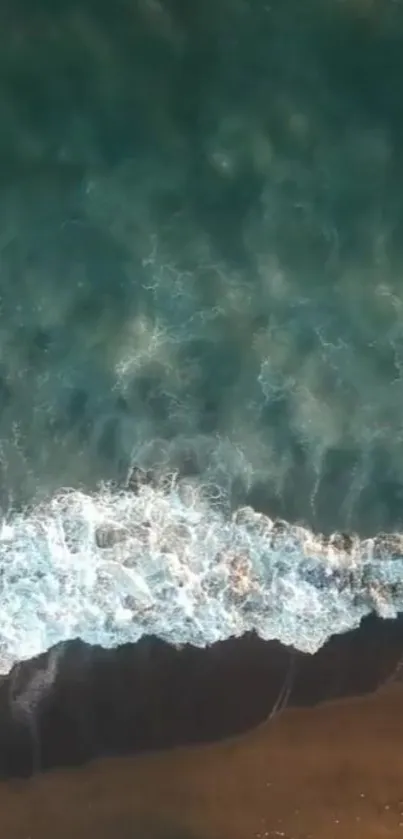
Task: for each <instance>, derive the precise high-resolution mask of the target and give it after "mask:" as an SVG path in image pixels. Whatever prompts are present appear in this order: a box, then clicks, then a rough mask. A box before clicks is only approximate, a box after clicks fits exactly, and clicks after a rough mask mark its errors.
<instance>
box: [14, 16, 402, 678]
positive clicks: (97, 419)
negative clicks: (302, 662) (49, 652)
mask: <svg viewBox="0 0 403 839" xmlns="http://www.w3.org/2000/svg"><path fill="white" fill-rule="evenodd" d="M402 45H403V7H402V5H401V3H400V2H392V0H390V2H384V3H382V4H381V3H378V2H376V0H373V2H369V0H368V2H365V0H350V2H336V1H335V0H334V2H330V0H326V2H323V0H322V2H320V3H319V2H315V0H309V1H308V2H306V3H304V4H301V3H296V2H295V0H282V2H281V3H280V2H275V3H267V2H263V0H254V2H253V3H252V2H250V3H249V2H246V0H231V2H229V0H218V2H217V0H215V2H214V3H213V2H210V0H204V2H203V3H202V4H201V3H199V4H189V3H187V2H182V0H165V2H163V0H139V2H137V3H134V2H128V0H120V1H119V2H115V3H114V4H110V3H106V2H102V1H101V0H97V2H92V0H84V1H83V0H81V2H80V3H75V2H66V3H55V2H52V3H48V2H46V0H39V2H37V3H35V4H32V3H28V2H23V0H13V3H11V2H10V3H5V4H3V6H2V10H1V11H0V120H1V133H0V490H1V492H0V501H1V508H2V515H3V526H2V535H1V540H0V554H1V559H2V570H1V575H2V576H1V581H0V582H1V586H2V590H1V593H0V597H1V602H2V604H3V607H2V613H1V619H0V646H1V650H2V653H1V655H2V660H3V667H8V666H9V664H10V663H11V662H12V661H14V660H15V659H16V658H23V657H27V656H29V655H31V654H34V653H36V652H38V651H40V650H42V649H46V648H47V647H48V646H50V644H51V643H55V642H57V641H58V640H63V639H65V638H67V637H74V635H77V634H78V635H80V636H81V637H84V638H85V639H86V640H98V641H101V642H105V643H106V644H111V643H117V642H119V641H122V640H124V639H125V638H126V639H127V640H133V639H135V637H138V634H139V633H140V634H141V632H142V631H144V630H145V629H152V630H153V631H158V633H159V634H160V635H162V636H163V637H167V638H171V639H172V640H175V641H177V642H182V641H183V640H192V641H194V642H195V643H208V642H209V641H211V640H214V638H216V637H219V636H220V634H221V635H223V636H227V635H230V634H233V633H235V634H237V633H239V632H242V631H244V629H245V628H256V626H261V624H260V623H259V621H260V616H261V610H262V609H263V612H264V613H265V614H267V609H268V606H267V603H261V602H260V603H259V604H257V603H255V602H254V601H253V603H254V605H253V604H252V605H251V602H250V601H249V600H248V602H247V604H246V607H245V591H244V589H242V586H243V584H244V580H245V575H244V571H245V568H244V566H243V565H242V562H241V566H242V567H241V569H239V567H238V566H237V568H236V575H237V581H238V583H237V584H238V585H239V586H240V587H241V594H242V597H243V598H244V600H242V607H241V606H240V605H239V603H238V602H237V603H236V604H235V605H234V604H233V603H232V601H231V606H228V604H226V602H224V601H225V597H226V596H227V593H228V592H227V588H228V580H227V577H228V568H227V566H226V565H225V563H226V557H227V554H228V555H229V554H230V553H231V552H232V555H235V560H236V562H239V552H240V551H241V553H242V557H241V559H242V561H244V560H245V556H244V554H245V551H246V553H247V562H249V561H250V562H251V563H252V566H251V567H252V571H251V573H252V577H253V575H256V576H257V580H258V583H259V586H258V588H259V591H260V592H261V591H262V590H265V591H266V589H264V587H265V586H267V591H269V590H270V591H273V584H272V577H273V574H275V576H276V580H279V579H280V581H281V586H282V587H283V588H282V594H281V597H283V599H284V608H283V607H282V606H280V607H279V611H278V613H276V615H275V616H274V617H273V616H271V618H270V621H271V623H270V627H268V625H267V623H265V627H264V629H262V632H264V633H266V634H267V636H268V637H278V638H280V640H284V641H286V642H290V643H294V642H295V640H296V638H297V637H298V638H300V639H301V637H302V638H303V640H302V641H301V643H302V645H303V648H304V649H307V650H309V651H314V650H315V649H317V648H318V646H320V645H321V644H322V643H323V641H324V640H326V638H327V637H328V636H329V634H332V632H333V631H338V632H339V631H344V630H345V629H347V628H350V627H352V626H355V625H356V623H357V621H359V620H360V619H361V617H362V615H363V614H365V613H367V612H368V611H371V609H373V608H376V610H377V611H380V613H382V611H383V610H385V609H386V612H385V614H387V615H388V616H390V614H397V612H399V611H400V597H401V593H400V589H399V586H398V584H399V580H400V577H401V575H400V571H399V562H400V560H399V562H398V564H396V562H395V564H394V565H393V570H392V567H391V568H390V569H389V566H388V569H389V570H387V571H385V572H384V571H382V573H381V572H379V573H378V571H377V572H376V575H375V577H376V581H377V582H379V580H380V577H382V574H384V576H385V580H384V581H383V582H385V581H386V582H385V584H386V583H387V585H388V586H389V587H390V586H392V587H394V588H393V591H392V593H391V594H390V591H391V590H389V594H390V598H389V600H388V598H387V600H388V605H387V606H386V607H385V609H384V606H382V604H380V603H379V600H378V601H377V602H376V603H375V605H374V595H373V592H372V594H371V597H372V599H371V601H370V602H369V601H368V599H365V598H364V600H362V598H361V599H360V597H361V595H360V597H358V601H357V596H358V595H357V586H356V583H355V582H354V581H353V583H351V580H350V581H349V583H348V585H347V588H345V587H344V588H343V586H341V588H340V585H339V583H337V585H336V583H335V571H334V568H333V566H332V568H331V570H330V571H328V576H329V580H330V582H329V584H327V583H326V580H325V579H324V578H323V577H321V579H320V583H318V576H317V566H318V567H319V572H318V573H319V577H320V575H321V574H322V570H323V560H322V559H320V560H319V559H317V553H316V548H312V547H308V548H307V547H306V544H308V542H309V539H308V535H307V534H308V533H324V534H330V533H332V532H334V531H336V530H342V531H348V532H351V533H355V532H356V533H357V534H358V535H359V537H360V539H361V540H364V539H369V538H370V537H373V536H374V535H375V534H376V533H378V532H380V531H386V532H394V531H396V532H399V531H400V530H401V529H403V523H402V500H403V446H402V441H403V425H402V404H403V384H402V369H403V367H402V365H403V280H402V265H403V259H402V232H403V227H402V222H403V197H402V195H403V193H402V189H401V184H402V174H403V165H402V164H403V157H402V148H403V145H402V135H403V116H402V111H401V78H402V71H403V49H402ZM133 465H135V466H137V467H141V468H143V469H145V470H148V469H152V470H153V475H154V479H156V476H157V483H156V485H154V487H151V488H150V487H148V488H147V487H145V488H143V489H142V490H141V492H140V495H139V494H136V493H133V490H132V489H130V488H126V490H125V493H124V492H123V491H122V490H121V487H122V486H125V484H126V483H127V478H128V475H129V474H130V470H131V469H132V467H133ZM173 474H175V475H178V476H179V478H180V480H181V481H182V482H183V481H184V483H183V485H182V484H181V487H180V492H181V493H182V495H181V494H180V493H179V495H178V492H179V490H178V486H177V484H176V483H175V484H173V483H172V478H171V477H170V476H172V475H173ZM160 480H163V481H164V482H165V483H164V484H163V488H164V489H163V491H162V490H160V486H161V485H160V483H159V481H160ZM111 482H112V483H111ZM100 484H101V485H102V486H100ZM164 493H165V494H164ZM183 494H184V495H183ZM244 505H248V506H251V507H252V508H253V509H254V510H256V511H262V512H264V513H265V514H267V515H268V516H270V517H271V519H274V518H275V517H277V516H280V517H282V518H284V519H286V520H287V521H288V522H289V523H291V524H292V525H295V526H296V525H299V526H301V527H303V528H305V530H304V533H305V536H304V537H303V538H302V536H301V539H302V542H303V544H304V546H305V547H304V548H303V549H300V548H301V544H302V543H301V544H300V543H298V548H297V549H296V548H295V544H294V543H295V539H294V543H293V545H294V547H293V550H294V551H295V550H296V551H297V555H298V563H300V564H298V569H299V570H298V573H297V571H296V570H295V569H296V567H297V566H296V565H295V564H293V560H292V561H291V560H290V558H289V553H290V550H289V545H290V542H289V539H288V537H289V535H290V534H289V533H288V535H287V538H286V537H284V541H283V542H281V540H280V547H279V546H278V544H277V543H276V546H275V548H273V545H272V541H270V540H269V542H270V544H269V542H268V541H267V540H266V541H265V539H266V536H264V537H263V536H261V534H260V535H259V536H258V537H257V536H255V535H253V536H252V535H250V532H251V531H250V528H249V525H248V527H247V526H246V525H236V524H234V521H233V518H231V516H232V515H233V513H234V511H235V510H236V509H238V508H239V507H240V506H244ZM135 525H136V527H137V528H138V529H137V530H136V528H135ZM102 528H103V529H104V530H105V529H106V530H107V531H108V529H109V532H111V531H114V532H115V533H116V531H119V530H120V531H122V532H123V531H125V533H124V534H123V536H122V538H120V539H117V538H116V539H115V538H113V539H112V541H109V542H108V540H107V544H106V545H105V544H104V545H102V544H101V545H99V544H98V543H97V533H98V532H99V529H101V530H102ZM237 528H238V529H237ZM242 528H244V529H242ZM248 528H249V529H248ZM144 529H145V530H146V531H147V537H145V536H144ZM147 529H148V530H147ZM295 532H296V531H295V530H294V531H293V533H294V535H295ZM301 532H302V531H301ZM162 533H163V539H162V536H161V534H162ZM108 538H109V537H108ZM267 538H268V537H267ZM290 538H291V537H290ZM292 538H294V536H292ZM295 538H296V537H295ZM299 538H300V537H299V536H298V539H299ZM312 538H313V537H312ZM220 539H221V541H220ZM259 539H261V542H259V545H258V544H257V542H258V540H259ZM270 539H272V537H271V536H270ZM287 539H288V541H287ZM298 539H297V542H298ZM80 540H81V541H80ZM127 540H129V541H127ZM164 540H165V541H164ZM254 540H255V541H254ZM256 540H257V541H256ZM307 540H308V542H307ZM291 541H292V539H291ZM252 543H253V545H252ZM360 544H361V543H360ZM368 544H369V543H368ZM145 545H147V548H145V547H144V546H145ZM251 545H252V547H251ZM252 548H253V550H252ZM357 550H358V555H359V556H360V557H362V555H363V554H362V550H361V548H359V549H357ZM248 551H250V552H251V555H250V556H249V554H248ZM136 552H137V553H136ZM228 552H229V553H228ZM291 553H292V552H291ZM137 554H138V555H139V556H140V555H141V557H142V561H141V562H140V559H138V558H137V560H136V562H135V561H134V559H133V557H134V556H137ZM252 554H253V556H252ZM166 556H168V557H169V561H168V560H166ZM293 556H294V554H293ZM354 556H356V555H355V554H354ZM365 556H367V554H365ZM371 556H372V555H371ZM306 557H308V565H309V568H307V566H306V564H304V562H305V559H306ZM338 557H339V558H338V560H337V562H339V559H340V553H339V554H338ZM346 557H347V559H346ZM218 558H220V559H221V560H222V561H223V563H224V566H225V568H226V569H227V570H224V571H223V577H222V578H220V579H212V576H214V574H213V571H214V573H215V569H217V568H219V567H220V566H219V559H218ZM387 559H390V555H388V557H387ZM145 560H147V562H145ZM341 560H342V561H343V562H344V564H346V563H347V565H348V564H349V563H350V564H351V562H352V560H351V556H350V554H349V553H348V551H347V553H346V551H341ZM341 560H340V561H341ZM245 561H246V560H245ZM329 561H330V560H329V557H328V556H327V560H326V562H327V565H326V563H325V565H326V568H327V569H329V567H330V566H329ZM332 561H333V560H332ZM368 562H369V560H368ZM371 562H372V559H371ZM136 563H137V564H136ZM209 563H210V565H209ZM290 563H291V565H290ZM330 564H331V563H330ZM336 564H337V563H336ZM369 564H370V562H369ZM300 565H301V567H300ZM210 566H211V567H210ZM313 566H314V568H313ZM371 568H372V566H371ZM383 568H386V565H385V566H383ZM207 569H208V570H207ZM312 569H313V570H312ZM217 573H218V572H217ZM248 573H249V572H248ZM362 573H363V572H362V568H361V571H360V575H359V576H360V584H359V585H358V590H359V591H360V592H361V589H362V586H364V588H365V591H366V592H368V581H367V582H365V584H364V583H362ZM379 574H380V576H379ZM226 575H227V576H226ZM295 575H297V579H295ZM312 575H313V576H312ZM315 575H316V576H315ZM218 576H219V574H218ZM313 578H315V579H313ZM248 579H249V577H248ZM178 580H179V581H180V582H181V586H182V588H184V589H185V590H186V592H188V589H187V588H186V587H187V586H188V587H189V590H190V591H191V593H192V596H191V597H190V600H189V599H186V597H185V596H184V595H180V591H179V589H180V586H179V583H178ZM255 582H256V580H255ZM361 583H362V585H361ZM153 586H154V588H153ZM200 586H201V588H200ZM360 586H361V588H360ZM396 586H397V588H396ZM95 589H96V590H97V595H96V596H95V594H94V591H95ZM157 589H158V596H157V595H156V594H155V592H156V591H157ZM291 590H292V592H293V596H292V597H293V607H292V610H291V612H290V610H289V611H288V612H287V609H286V604H288V606H289V605H290V602H291V601H290V592H291ZM178 591H179V594H178ZM238 594H239V592H238ZM389 594H388V597H389ZM281 597H280V600H279V601H278V603H280V604H281V603H282V602H283V601H282V600H281ZM130 598H132V600H130ZM153 598H154V599H153ZM222 598H224V601H223V600H222ZM162 601H164V602H166V603H167V604H168V606H169V609H168V611H169V610H170V611H169V619H168V617H167V625H166V626H162V625H160V624H159V623H158V622H157V623H156V621H155V620H154V617H153V611H152V610H153V607H155V609H156V608H157V606H158V609H159V608H160V606H161V602H162ZM364 601H365V602H364ZM150 610H151V613H150ZM200 610H201V611H200ZM203 610H204V611H203ZM242 610H243V611H242ZM171 612H172V614H171ZM308 612H309V614H310V615H311V618H310V619H309V621H308V624H309V625H305V624H306V623H307V618H306V614H307V613H308ZM133 613H135V614H136V616H137V617H136V620H135V621H134V619H133ZM17 614H19V615H21V614H24V616H25V617H24V625H23V626H22V623H21V626H22V629H21V633H22V634H21V635H20V636H18V637H16V636H15V624H16V615H17ZM139 615H140V618H139ZM318 616H319V618H318ZM322 618H323V622H321V621H322ZM301 621H302V623H303V624H304V629H303V632H302V636H301ZM175 627H176V628H175ZM178 627H179V628H178ZM304 633H305V634H304Z"/></svg>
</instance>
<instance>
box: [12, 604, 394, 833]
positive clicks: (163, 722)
mask: <svg viewBox="0 0 403 839" xmlns="http://www.w3.org/2000/svg"><path fill="white" fill-rule="evenodd" d="M402 649H403V622H402V621H400V620H398V621H381V620H379V619H376V618H371V619H368V620H366V621H364V622H363V624H362V626H361V627H360V628H359V629H358V630H356V631H355V632H353V633H349V634H347V635H344V636H339V637H335V638H332V639H331V640H330V641H329V642H328V644H326V645H325V647H324V648H322V650H321V651H319V653H318V654H317V655H315V656H312V657H310V656H304V655H302V654H301V655H296V654H295V651H294V652H293V651H290V650H288V649H286V648H284V647H281V645H279V644H273V643H268V642H262V641H261V640H260V639H257V638H256V637H255V636H250V637H249V638H248V637H244V638H243V639H238V640H237V641H235V640H234V641H232V642H224V643H223V644H221V645H216V646H215V647H213V648H209V649H208V650H205V651H200V650H199V651H197V650H194V648H188V649H181V650H176V651H175V650H173V649H172V648H170V647H169V646H168V645H164V644H162V643H161V642H157V641H156V639H146V640H145V642H144V645H142V644H138V645H135V646H133V647H128V648H122V649H120V650H117V651H109V652H106V651H102V650H100V649H97V648H86V647H85V645H82V644H80V643H78V642H76V643H75V644H72V645H70V648H69V650H67V653H66V655H65V656H64V657H63V658H62V659H61V660H60V667H59V670H58V672H57V674H56V676H55V678H54V680H53V682H52V684H50V685H48V686H47V692H45V694H44V695H43V697H42V699H41V700H40V701H37V700H38V697H36V695H35V690H34V691H33V692H32V684H35V682H34V683H33V682H32V676H33V675H35V674H39V676H40V679H42V677H43V673H45V672H46V666H51V661H50V662H49V658H48V657H47V656H45V657H41V658H40V659H37V660H33V661H32V662H28V663H27V664H26V665H24V666H23V668H22V669H21V670H20V671H19V672H18V674H17V676H18V678H17V679H16V680H14V683H13V684H12V685H11V687H13V689H15V688H16V685H17V687H18V689H19V690H21V689H22V688H23V689H24V690H25V689H26V687H27V686H28V687H29V685H31V693H30V694H29V696H30V701H31V707H33V704H32V703H33V700H35V701H36V702H37V704H36V713H35V714H34V716H33V717H31V720H34V721H35V726H36V727H37V734H38V742H40V752H38V755H37V757H39V756H40V761H41V765H40V766H39V764H37V765H36V766H35V767H34V768H35V772H34V774H33V775H32V774H31V773H32V768H33V743H34V739H33V737H32V734H33V733H34V728H33V727H32V726H31V727H30V726H29V725H27V717H26V716H25V717H24V713H22V712H23V711H24V707H26V706H24V705H20V706H19V710H18V713H16V709H15V708H14V709H12V707H11V706H10V696H11V693H10V678H6V679H5V680H3V682H2V683H1V684H0V769H1V773H2V777H3V780H2V781H1V782H0V839H44V837H49V839H53V838H54V837H55V836H57V837H60V839H73V837H74V839H81V837H82V839H84V838H85V839H95V837H96V839H115V837H116V839H126V837H127V839H129V837H130V839H140V837H141V839H146V838H147V839H227V837H228V839H247V837H255V839H263V837H266V838H267V839H274V837H284V839H291V838H292V839H309V837H310V838H311V839H333V837H339V836H343V837H347V839H355V837H357V839H358V837H359V838H360V839H372V837H386V836H387V837H394V836H400V835H403V752H402V744H403V714H402V706H403V684H402V683H401V682H400V681H399V680H400V679H401V676H402V672H401V671H402V667H401V662H402ZM290 661H291V662H293V664H292V669H290ZM44 667H45V670H44V669H43V668H44ZM290 673H291V675H292V678H288V677H289V674H290ZM285 686H287V689H286V690H285ZM358 693H359V694H361V696H360V697H358V696H357V694H358ZM18 695H19V693H18V690H17V692H16V693H15V696H16V697H17V698H18ZM279 700H281V701H279ZM324 700H326V701H324ZM330 700H331V701H330ZM282 702H283V703H285V704H286V706H287V707H286V708H285V709H284V710H281V708H282ZM318 703H319V704H318ZM10 709H11V710H10ZM229 733H230V734H231V736H228V735H229ZM234 735H236V736H234ZM211 740H214V741H215V742H214V743H212V744H204V745H203V744H202V743H203V742H204V743H206V741H211ZM124 751H126V753H127V754H126V755H125V756H122V752H124ZM91 758H92V760H91ZM69 766H70V768H66V767H69ZM45 769H46V771H43V770H45ZM39 770H41V771H39ZM24 775H25V777H22V776H24ZM17 776H19V777H17Z"/></svg>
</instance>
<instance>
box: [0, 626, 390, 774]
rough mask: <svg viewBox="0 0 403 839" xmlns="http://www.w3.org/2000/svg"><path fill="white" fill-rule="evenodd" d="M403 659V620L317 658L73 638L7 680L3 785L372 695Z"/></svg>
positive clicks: (0, 711)
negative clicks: (112, 644)
mask: <svg viewBox="0 0 403 839" xmlns="http://www.w3.org/2000/svg"><path fill="white" fill-rule="evenodd" d="M402 657H403V621H402V620H400V619H398V620H391V621H387V620H382V619H380V618H377V617H375V616H370V617H369V618H366V619H365V620H364V621H363V622H362V624H361V626H360V627H359V629H357V630H354V631H352V632H349V633H346V634H344V635H339V636H333V637H332V638H331V639H330V641H328V642H327V644H325V645H324V647H322V649H321V650H319V651H318V653H316V654H315V655H313V656H310V655H308V654H304V653H301V652H298V651H295V650H292V649H290V648H287V647H284V646H282V645H281V644H280V643H279V642H264V641H262V640H261V639H260V638H258V637H257V636H256V635H254V634H250V635H245V636H242V637H241V638H238V639H231V640H229V641H223V642H218V643H217V644H214V645H212V646H211V647H208V648H206V649H199V648H195V647H190V646H184V647H182V648H174V647H172V646H170V645H168V644H166V643H164V642H162V641H160V640H158V639H156V638H153V637H149V638H143V639H141V640H140V641H139V642H138V643H137V644H134V645H126V646H125V647H120V648H118V649H116V650H104V649H102V648H99V647H89V646H87V645H85V644H84V643H82V642H80V641H74V642H71V643H69V644H67V645H66V647H65V648H64V650H63V652H62V654H58V657H57V659H55V654H54V650H53V651H52V650H51V651H49V652H48V653H46V654H44V655H42V656H38V657H37V658H36V659H32V660H31V661H27V662H23V663H21V664H20V665H17V667H14V668H13V669H12V670H11V671H10V674H9V675H8V676H6V677H3V678H2V680H1V681H0V776H1V777H2V778H6V779H7V778H13V777H24V776H25V777H29V776H30V775H32V773H33V772H34V773H37V772H38V771H39V772H41V771H44V770H50V769H52V768H54V767H63V766H78V765H80V764H85V763H87V762H88V761H90V760H93V759H95V758H99V757H104V756H114V755H122V754H136V753H141V752H150V751H160V750H171V749H175V748H177V747H179V746H190V745H195V744H198V743H212V742H217V741H221V740H225V739H227V738H228V737H233V736H236V735H240V734H243V733H246V732H249V731H251V730H253V729H255V728H256V727H257V726H259V725H261V724H262V723H264V722H265V721H267V720H268V719H270V718H272V719H275V718H276V717H278V716H279V712H280V711H281V710H282V708H283V707H287V708H293V707H310V706H311V707H312V706H316V705H318V704H319V703H322V702H327V701H329V700H335V699H341V698H345V697H350V696H357V695H361V694H366V693H371V692H373V691H375V690H376V689H377V688H379V687H380V686H382V685H384V684H385V683H386V682H388V681H391V680H393V679H394V677H395V674H396V671H397V670H398V668H399V665H400V662H401V660H402ZM55 660H56V665H57V666H56V667H54V662H55ZM52 668H53V669H52ZM35 742H36V743H37V746H38V748H37V752H36V756H35V749H34V745H35Z"/></svg>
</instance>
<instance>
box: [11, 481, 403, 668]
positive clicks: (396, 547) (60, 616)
mask: <svg viewBox="0 0 403 839" xmlns="http://www.w3.org/2000/svg"><path fill="white" fill-rule="evenodd" d="M0 575H1V576H0V586H1V604H2V608H1V612H0V670H1V671H2V672H7V671H8V670H9V669H10V667H11V665H12V664H13V663H14V662H16V661H19V660H21V659H26V658H29V657H31V656H34V655H36V654H39V653H41V652H44V651H46V650H47V649H49V647H51V646H53V645H55V644H57V643H59V642H62V641H67V640H69V639H73V638H76V637H79V638H81V639H82V640H84V641H86V642H88V643H91V644H100V645H102V646H103V647H115V646H118V645H120V644H124V643H127V642H135V641H136V640H138V639H139V638H140V637H141V636H142V635H144V634H151V633H153V634H155V635H157V636H158V637H160V638H162V639H164V640H166V641H169V642H171V643H173V644H175V645H181V644H184V643H191V644H193V645H197V646H205V645H207V644H211V643H212V642H214V641H218V640H222V639H225V638H228V637H230V636H240V635H242V634H243V633H245V632H247V631H250V630H255V631H256V632H257V633H258V635H259V636H261V637H262V638H264V639H278V640H279V641H281V642H282V643H283V644H287V645H292V646H293V647H295V648H297V649H299V650H301V651H303V652H307V653H315V652H316V651H317V650H318V649H319V648H320V647H321V646H322V645H323V644H324V643H325V641H326V640H327V639H328V638H329V637H330V636H331V635H333V634H336V633H342V632H345V631H347V630H350V629H352V628H354V627H356V626H357V625H358V624H359V623H360V621H361V619H362V618H363V617H364V616H365V615H367V614H368V613H370V612H372V611H375V612H377V613H378V614H379V615H381V616H382V617H385V618H389V617H396V616H397V614H398V613H399V611H403V583H402V582H401V581H402V580H403V537H400V536H399V535H380V536H378V537H376V538H374V539H367V540H359V539H358V538H355V537H348V536H346V535H343V534H333V535H332V536H330V537H328V538H325V537H323V536H315V535H314V534H313V533H312V532H310V531H309V530H308V529H306V528H304V527H302V526H297V525H291V524H288V523H286V522H284V521H280V520H277V521H272V520H271V519H270V518H269V517H268V516H266V515H263V514H261V513H257V512H255V511H254V510H253V509H251V508H250V507H242V508H240V509H238V510H236V511H235V512H232V513H231V512H229V511H228V510H226V507H225V504H223V503H222V498H221V497H220V492H219V491H216V492H215V491H214V489H213V488H211V487H210V488H208V487H204V486H202V485H201V484H198V483H195V482H194V481H191V480H188V479H181V478H179V476H178V475H176V474H170V475H166V476H165V477H164V478H163V479H159V480H158V481H154V482H152V481H151V482H150V481H149V480H148V479H146V478H145V475H143V473H142V472H140V471H138V472H137V478H136V481H135V483H133V482H131V483H130V482H128V484H127V485H126V486H125V487H124V488H122V489H117V488H116V487H113V486H106V485H105V486H102V487H100V488H99V490H98V491H97V492H96V493H94V494H92V495H90V494H85V493H84V492H80V491H75V490H63V491H60V492H58V493H57V494H55V495H54V497H53V498H51V499H50V500H48V501H46V503H41V504H38V505H37V506H36V507H33V508H31V509H29V510H26V511H24V512H13V513H10V514H9V515H8V517H7V518H6V519H5V520H4V521H3V524H2V528H1V532H0Z"/></svg>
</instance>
